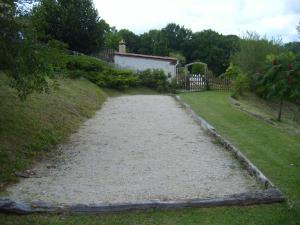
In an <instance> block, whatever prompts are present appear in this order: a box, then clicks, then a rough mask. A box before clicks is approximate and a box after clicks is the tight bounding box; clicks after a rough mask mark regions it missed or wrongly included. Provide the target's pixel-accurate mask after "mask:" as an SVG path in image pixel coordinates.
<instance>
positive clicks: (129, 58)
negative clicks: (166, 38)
mask: <svg viewBox="0 0 300 225" xmlns="http://www.w3.org/2000/svg"><path fill="white" fill-rule="evenodd" d="M114 63H115V64H116V65H117V66H118V67H120V68H124V69H132V70H134V71H143V70H146V69H161V70H163V71H164V72H165V74H166V75H170V76H171V77H176V66H177V64H178V60H177V59H176V58H171V57H163V56H153V55H141V54H134V53H126V46H125V43H124V41H121V42H120V44H119V52H115V54H114Z"/></svg>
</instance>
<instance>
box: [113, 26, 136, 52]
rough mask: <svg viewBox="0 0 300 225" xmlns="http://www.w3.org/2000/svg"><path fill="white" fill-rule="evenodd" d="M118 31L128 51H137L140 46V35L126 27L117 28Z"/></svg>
mask: <svg viewBox="0 0 300 225" xmlns="http://www.w3.org/2000/svg"><path fill="white" fill-rule="evenodd" d="M118 33H119V35H120V36H121V38H122V39H123V40H124V41H125V43H126V49H127V51H128V52H133V53H135V52H138V49H139V48H140V37H139V36H138V35H136V34H135V33H133V32H132V31H130V30H127V29H122V30H119V32H118Z"/></svg>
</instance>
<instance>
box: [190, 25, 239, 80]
mask: <svg viewBox="0 0 300 225" xmlns="http://www.w3.org/2000/svg"><path fill="white" fill-rule="evenodd" d="M238 40H239V38H238V37H237V36H233V35H230V36H224V35H221V34H219V33H217V32H215V31H213V30H204V31H201V32H196V33H194V34H193V36H192V39H191V41H189V42H187V43H186V46H185V48H184V55H185V56H186V57H187V61H188V62H191V61H197V60H200V61H203V62H205V63H207V64H208V67H209V69H210V70H212V71H213V72H214V73H215V74H216V75H220V74H222V73H223V72H225V70H226V68H227V67H228V65H229V60H230V55H231V54H233V53H234V52H235V51H237V49H238V48H239V44H238Z"/></svg>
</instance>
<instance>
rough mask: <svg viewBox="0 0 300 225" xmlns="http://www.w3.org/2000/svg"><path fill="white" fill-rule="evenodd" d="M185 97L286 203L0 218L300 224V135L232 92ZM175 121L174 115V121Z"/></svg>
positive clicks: (0, 220) (3, 219)
mask: <svg viewBox="0 0 300 225" xmlns="http://www.w3.org/2000/svg"><path fill="white" fill-rule="evenodd" d="M181 97H182V99H183V100H184V101H186V102H187V103H188V104H190V105H191V106H192V107H193V109H194V110H195V111H196V112H197V113H198V114H199V115H201V116H202V117H203V118H205V119H206V120H208V121H209V122H210V123H211V124H212V125H213V126H215V128H216V129H217V130H218V131H219V132H220V133H221V134H223V135H224V136H225V137H227V138H228V139H229V140H230V141H231V142H232V143H234V144H235V145H237V146H238V147H239V148H240V150H241V151H242V152H244V153H245V154H246V155H247V157H249V159H250V160H251V161H252V162H254V163H255V164H256V165H257V166H258V168H259V169H261V170H262V171H263V172H264V173H265V174H266V175H267V176H268V177H269V178H270V179H271V180H272V181H273V182H274V183H275V184H276V185H277V186H278V187H279V188H280V189H281V190H282V191H283V192H284V194H285V195H286V197H287V201H286V202H285V203H277V204H271V205H258V206H247V207H217V208H207V209H195V208H194V209H178V210H151V211H147V212H130V213H121V214H107V215H49V214H35V215H29V216H17V215H4V214H3V215H2V216H0V224H111V225H112V224H130V225H132V224H136V225H140V224H149V225H150V224H151V225H153V224H169V225H179V224H180V225H185V224H214V225H220V224H225V225H235V224H236V225H244V224H251V225H254V224H257V225H264V224H269V225H282V224H286V225H296V224H300V222H299V221H300V207H299V204H300V191H299V190H300V170H299V168H300V167H299V166H300V165H299V162H300V160H299V156H300V140H299V136H293V135H290V134H288V133H285V132H283V131H281V130H279V129H277V128H274V127H271V126H269V125H268V124H265V123H264V122H261V121H258V120H256V119H254V118H252V117H250V116H248V115H247V114H245V113H243V112H241V111H239V110H237V109H235V108H234V107H232V106H231V105H230V104H229V102H228V97H229V93H223V92H203V93H186V94H181ZM174 122H176V121H174Z"/></svg>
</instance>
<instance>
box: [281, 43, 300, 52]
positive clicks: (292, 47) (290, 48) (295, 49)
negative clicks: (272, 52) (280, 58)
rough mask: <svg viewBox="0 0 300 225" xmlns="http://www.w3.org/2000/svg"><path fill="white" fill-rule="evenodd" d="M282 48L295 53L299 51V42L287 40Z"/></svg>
mask: <svg viewBox="0 0 300 225" xmlns="http://www.w3.org/2000/svg"><path fill="white" fill-rule="evenodd" d="M284 48H285V49H286V50H288V51H291V52H294V53H295V54H296V53H298V52H300V42H299V41H298V42H296V41H294V42H289V43H287V44H285V45H284Z"/></svg>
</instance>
